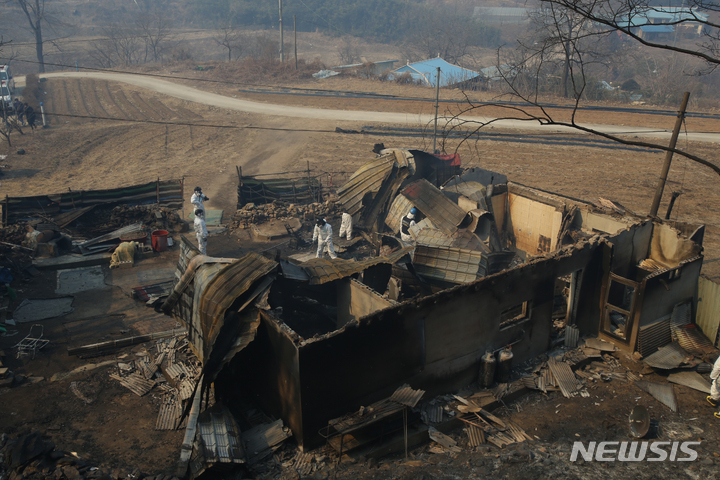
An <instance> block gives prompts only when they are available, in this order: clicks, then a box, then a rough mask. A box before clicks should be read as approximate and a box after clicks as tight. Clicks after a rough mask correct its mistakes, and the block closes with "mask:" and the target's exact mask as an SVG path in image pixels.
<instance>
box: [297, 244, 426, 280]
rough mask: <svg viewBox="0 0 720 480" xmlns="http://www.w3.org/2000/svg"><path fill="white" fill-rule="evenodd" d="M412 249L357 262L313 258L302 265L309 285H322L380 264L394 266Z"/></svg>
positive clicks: (404, 249) (403, 249)
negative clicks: (307, 276)
mask: <svg viewBox="0 0 720 480" xmlns="http://www.w3.org/2000/svg"><path fill="white" fill-rule="evenodd" d="M412 251H413V248H412V247H405V248H401V249H399V250H396V251H395V252H393V253H391V254H390V255H388V256H386V257H374V258H368V259H366V260H361V261H359V262H356V261H352V260H344V259H342V258H336V259H334V260H328V259H325V258H313V259H312V260H308V261H307V262H305V263H303V264H302V267H303V268H304V269H305V271H306V272H307V274H308V275H309V276H310V282H309V283H310V285H322V284H323V283H327V282H332V281H333V280H339V279H341V278H346V277H349V276H350V275H354V274H356V273H360V272H362V271H363V270H365V269H367V268H370V267H372V266H373V265H378V264H381V263H390V264H394V263H396V262H398V261H399V260H400V259H401V258H402V257H404V256H405V255H407V254H408V253H410V252H412Z"/></svg>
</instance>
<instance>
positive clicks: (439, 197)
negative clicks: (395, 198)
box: [400, 179, 467, 235]
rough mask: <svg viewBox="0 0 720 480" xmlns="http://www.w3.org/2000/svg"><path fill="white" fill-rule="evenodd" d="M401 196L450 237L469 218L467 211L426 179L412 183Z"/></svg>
mask: <svg viewBox="0 0 720 480" xmlns="http://www.w3.org/2000/svg"><path fill="white" fill-rule="evenodd" d="M400 194H401V195H402V196H404V197H406V198H407V199H408V200H410V202H412V204H413V205H415V206H416V207H417V208H418V210H420V211H421V212H422V213H423V215H425V216H426V217H428V218H429V219H430V220H431V221H432V222H433V224H434V225H435V226H436V227H437V228H438V229H440V230H442V231H443V232H445V233H446V234H448V235H452V234H453V233H455V232H456V231H457V229H458V227H459V226H460V224H461V223H462V222H463V220H465V218H466V217H467V213H466V212H465V210H463V209H462V208H460V207H459V206H458V205H457V204H456V203H454V202H453V201H452V200H450V199H449V198H447V197H446V196H445V195H443V193H442V192H441V191H440V189H438V188H437V187H435V186H434V185H433V184H431V183H430V182H428V181H427V180H425V179H421V180H418V181H416V182H414V183H411V184H410V185H408V186H407V187H405V189H403V190H402V192H400Z"/></svg>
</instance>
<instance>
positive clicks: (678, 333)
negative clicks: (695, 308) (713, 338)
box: [674, 324, 717, 357]
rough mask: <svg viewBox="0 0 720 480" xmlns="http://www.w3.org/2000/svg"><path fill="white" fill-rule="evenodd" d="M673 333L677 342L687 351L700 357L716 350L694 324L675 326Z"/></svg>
mask: <svg viewBox="0 0 720 480" xmlns="http://www.w3.org/2000/svg"><path fill="white" fill-rule="evenodd" d="M674 333H675V337H676V338H677V343H678V344H679V345H680V346H681V347H682V348H683V350H685V351H686V352H688V353H692V354H695V355H698V356H701V357H702V356H703V355H706V354H709V353H713V352H715V351H716V350H717V349H716V348H715V346H714V345H713V344H712V343H711V342H710V339H708V338H707V337H706V336H705V334H704V333H702V331H701V330H700V329H699V328H697V325H695V324H689V325H682V326H680V327H676V328H675V330H674Z"/></svg>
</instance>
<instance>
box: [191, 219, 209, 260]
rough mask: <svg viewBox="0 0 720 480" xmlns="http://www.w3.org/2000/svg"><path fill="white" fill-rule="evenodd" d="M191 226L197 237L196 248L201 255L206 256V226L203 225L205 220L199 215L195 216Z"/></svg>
mask: <svg viewBox="0 0 720 480" xmlns="http://www.w3.org/2000/svg"><path fill="white" fill-rule="evenodd" d="M193 226H194V228H195V236H196V237H197V241H198V248H199V249H200V253H201V254H203V255H207V251H206V248H207V236H208V231H207V226H206V225H205V218H204V216H201V215H195V221H194V223H193Z"/></svg>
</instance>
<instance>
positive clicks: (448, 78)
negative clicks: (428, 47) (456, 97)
mask: <svg viewBox="0 0 720 480" xmlns="http://www.w3.org/2000/svg"><path fill="white" fill-rule="evenodd" d="M437 67H440V86H441V87H447V86H449V85H455V84H456V83H460V82H464V81H467V80H470V79H472V78H475V77H477V76H478V75H479V73H478V72H474V71H472V70H468V69H467V68H462V67H458V66H457V65H453V64H452V63H448V62H446V61H445V60H443V59H442V58H440V57H437V58H433V59H430V60H424V61H422V62H415V63H410V64H408V65H405V66H402V67H400V68H397V69H395V70H394V71H395V73H404V72H410V75H412V77H413V78H414V79H415V80H419V81H421V82H422V83H423V84H424V85H427V86H429V87H434V86H435V84H436V83H437Z"/></svg>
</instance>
